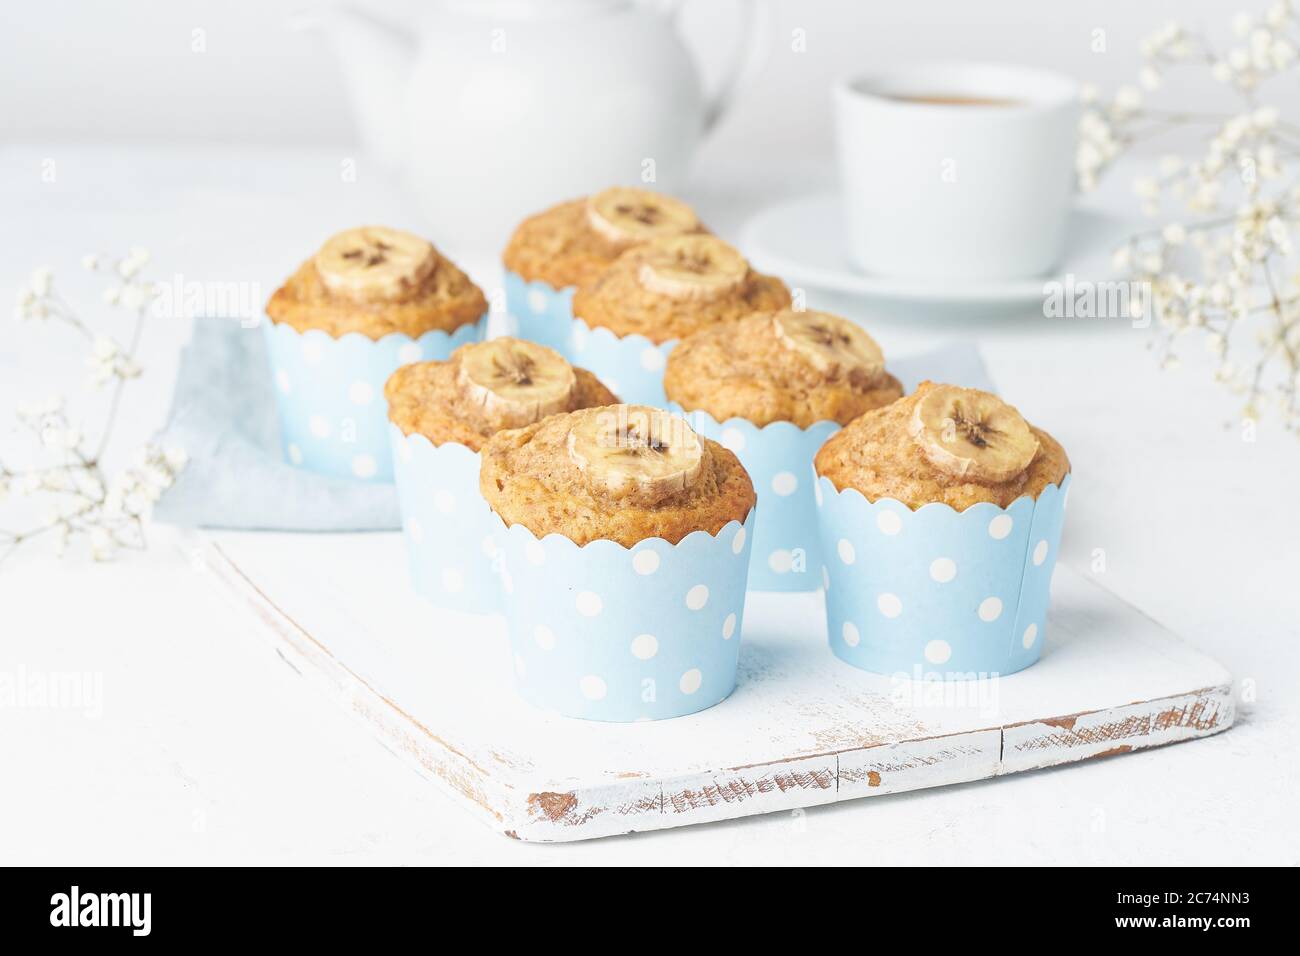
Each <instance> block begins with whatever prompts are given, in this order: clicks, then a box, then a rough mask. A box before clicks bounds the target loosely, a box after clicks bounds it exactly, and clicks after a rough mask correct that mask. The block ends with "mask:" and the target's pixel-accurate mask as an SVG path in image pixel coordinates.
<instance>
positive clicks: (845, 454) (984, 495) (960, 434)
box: [814, 382, 1070, 511]
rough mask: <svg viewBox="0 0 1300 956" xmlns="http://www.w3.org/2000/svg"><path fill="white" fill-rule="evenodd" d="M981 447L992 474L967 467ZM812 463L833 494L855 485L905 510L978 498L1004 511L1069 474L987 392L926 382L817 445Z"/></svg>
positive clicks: (1041, 440) (1049, 445)
mask: <svg viewBox="0 0 1300 956" xmlns="http://www.w3.org/2000/svg"><path fill="white" fill-rule="evenodd" d="M941 389H947V390H950V391H942V392H941V391H940V390H941ZM994 403H996V404H994ZM927 405H929V406H930V407H929V408H928V409H927V408H926V406H927ZM918 406H920V407H921V408H922V411H923V412H924V413H925V414H924V416H923V418H924V421H919V420H918ZM1022 429H1023V430H1022ZM945 439H946V440H945ZM972 439H974V444H972ZM980 444H983V446H984V447H983V448H980V447H979V445H980ZM984 450H989V452H990V455H989V461H988V462H987V463H986V464H987V466H988V467H987V468H986V469H983V470H984V471H987V472H989V473H990V474H991V475H992V476H994V477H986V476H985V475H984V474H983V473H982V469H981V467H980V463H979V462H975V463H974V464H970V463H969V462H974V461H975V459H976V458H978V457H979V456H981V455H982V453H983V451H984ZM966 456H970V457H966ZM936 461H938V462H939V464H936ZM962 461H967V462H968V465H967V468H966V473H965V474H964V475H962V474H960V472H961V468H962V466H961V464H960V462H962ZM1020 462H1024V465H1023V467H1019V468H1016V466H1017V464H1019V463H1020ZM814 464H815V466H816V469H817V474H818V475H824V476H825V477H827V478H829V479H830V480H831V482H832V484H834V485H835V487H836V488H837V489H838V490H840V491H843V490H845V489H847V488H856V489H857V490H858V491H860V492H861V493H862V494H863V495H864V496H865V497H866V498H867V499H868V500H870V501H877V500H879V499H881V498H893V499H895V500H897V501H901V502H902V503H903V504H905V505H907V506H908V507H910V508H913V509H915V508H920V507H922V506H923V505H927V504H930V503H931V502H942V503H943V504H946V505H948V506H949V507H951V508H953V509H955V510H957V511H964V510H965V509H966V508H969V507H970V506H971V505H973V504H977V503H979V502H982V501H987V502H990V503H992V504H995V505H998V506H999V507H1002V508H1005V507H1007V506H1008V505H1010V504H1011V503H1012V502H1013V501H1015V500H1016V499H1017V498H1019V497H1021V496H1022V495H1029V496H1030V497H1032V498H1035V499H1036V498H1037V497H1038V496H1039V494H1041V493H1042V490H1043V489H1044V488H1045V487H1047V486H1048V485H1060V483H1061V482H1062V481H1064V480H1065V476H1066V475H1067V474H1068V473H1069V471H1070V459H1069V458H1067V457H1066V454H1065V449H1064V448H1062V447H1061V445H1060V444H1059V443H1058V442H1057V441H1056V439H1054V438H1053V437H1052V436H1051V435H1049V434H1048V433H1047V432H1045V431H1043V430H1041V429H1038V428H1034V427H1033V426H1032V425H1029V424H1028V423H1027V422H1025V421H1024V419H1023V418H1021V416H1020V413H1019V412H1017V411H1016V410H1015V409H1014V408H1013V407H1012V406H1010V405H1007V404H1006V403H1005V402H1002V401H1001V400H1000V399H998V398H997V397H996V396H993V395H990V394H989V393H988V392H981V391H978V390H977V389H955V388H953V387H952V386H943V385H937V384H936V383H934V382H922V383H921V385H920V386H919V387H918V388H917V390H916V391H915V392H914V393H913V394H911V395H909V396H907V397H906V398H900V399H899V400H898V401H896V402H894V403H893V404H892V405H886V406H885V407H884V408H878V409H876V410H874V411H870V412H867V413H866V414H865V415H863V416H862V417H861V418H858V419H856V420H855V421H853V422H851V423H849V425H847V426H846V427H845V428H843V429H842V430H840V431H838V432H836V433H835V434H834V435H832V436H831V437H830V438H829V439H828V440H827V442H826V444H824V445H822V447H821V450H820V451H819V452H818V453H817V457H816V459H815V461H814ZM1008 472H1013V473H1009V474H1008Z"/></svg>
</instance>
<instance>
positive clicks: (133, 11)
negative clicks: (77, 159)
mask: <svg viewBox="0 0 1300 956" xmlns="http://www.w3.org/2000/svg"><path fill="white" fill-rule="evenodd" d="M361 5H364V6H366V7H369V8H371V9H373V10H375V11H377V12H381V13H383V12H391V13H392V14H393V15H394V16H395V17H396V18H398V20H399V22H401V20H402V18H405V19H406V21H407V22H414V20H411V19H410V18H409V15H408V14H406V12H405V11H407V10H410V9H413V8H414V7H417V6H418V4H406V3H402V2H400V0H382V2H379V0H371V2H369V3H360V4H358V6H361ZM311 7H312V4H311V2H310V0H236V2H221V0H207V2H202V0H132V2H130V3H120V4H111V3H91V2H86V0H81V2H78V0H42V2H40V3H22V4H17V3H15V4H7V5H6V8H5V13H4V29H3V31H2V32H0V54H3V55H2V56H0V117H3V120H4V129H5V134H6V138H8V139H10V140H14V139H17V140H28V139H33V138H35V139H40V140H44V141H48V140H51V139H54V140H83V141H84V140H97V141H98V140H104V139H109V140H122V139H136V140H147V141H154V142H160V141H161V142H171V141H176V140H181V139H184V140H201V141H207V142H232V141H233V142H265V143H281V144H293V145H307V144H331V145H333V144H343V143H347V142H349V141H350V140H351V139H352V135H353V134H352V125H351V119H350V117H349V116H348V115H347V109H346V104H345V100H344V97H345V94H344V90H343V84H342V78H341V76H340V73H339V71H338V69H337V66H336V63H335V61H334V58H333V54H332V51H331V50H330V48H329V45H328V43H326V42H325V41H324V40H322V39H321V38H319V37H315V36H310V35H300V34H295V33H292V32H290V31H289V30H287V29H286V23H287V22H288V20H289V18H290V15H291V14H293V13H294V12H297V11H301V10H305V9H310V8H311ZM771 8H772V33H771V40H772V55H771V58H770V60H769V62H768V64H767V67H766V69H765V70H764V71H763V73H762V75H761V76H760V77H759V78H758V81H757V83H756V84H755V85H754V87H753V88H752V90H751V91H750V93H749V95H748V96H746V97H745V98H744V99H743V100H742V101H741V102H740V103H739V104H738V106H737V109H736V112H735V116H734V117H733V118H732V119H731V121H730V122H729V123H728V124H727V128H726V129H725V130H723V131H721V132H720V138H721V139H722V140H723V141H724V145H725V143H726V142H734V143H742V142H743V143H745V144H747V145H748V146H750V147H753V148H758V147H760V146H762V147H764V148H768V147H770V146H772V145H774V144H779V145H781V146H783V147H787V148H789V147H797V148H799V149H800V150H804V149H825V148H828V147H829V144H830V110H829V100H828V97H827V90H828V89H829V86H830V84H831V82H832V81H833V80H834V79H836V78H839V77H841V76H843V75H845V74H847V73H853V72H857V71H862V70H873V69H877V68H880V67H885V66H890V65H896V64H900V63H906V62H910V61H912V60H915V59H916V58H918V57H927V58H966V59H997V60H1008V61H1012V62H1018V63H1025V64H1029V65H1035V66H1041V67H1049V68H1054V69H1059V70H1064V71H1065V72H1068V73H1072V74H1074V75H1076V76H1078V77H1079V78H1080V79H1082V80H1088V81H1092V82H1096V83H1098V84H1099V85H1102V86H1106V85H1114V84H1118V83H1122V82H1132V80H1133V77H1134V76H1135V75H1136V70H1137V65H1138V63H1137V51H1138V44H1139V42H1140V40H1141V39H1142V37H1144V36H1145V35H1147V34H1148V33H1150V32H1152V31H1153V30H1154V29H1155V28H1156V27H1158V26H1159V25H1160V24H1162V23H1163V22H1164V21H1165V20H1166V19H1168V18H1170V17H1177V18H1178V19H1179V21H1180V22H1182V23H1184V24H1185V25H1187V26H1188V27H1191V28H1203V29H1205V30H1206V31H1208V32H1210V33H1211V34H1214V35H1218V36H1221V37H1222V36H1224V34H1225V32H1226V30H1227V27H1228V21H1229V20H1230V19H1231V15H1232V12H1233V11H1234V10H1235V9H1236V8H1237V5H1235V4H1224V3H1222V2H1215V0H1179V2H1173V0H1143V2H1140V3H1134V2H1132V0H1090V2H1088V3H1066V2H1061V0H993V2H988V3H980V4H971V3H966V2H963V0H913V2H909V3H881V2H866V0H774V2H773V3H772V4H771ZM1258 9H1259V10H1262V9H1263V5H1262V4H1261V5H1259V7H1258ZM733 10H734V2H733V0H685V2H684V32H685V35H686V37H687V39H688V42H689V43H690V44H691V45H692V47H694V49H695V50H696V51H697V52H698V53H699V55H700V57H701V60H702V62H703V64H704V70H705V73H706V75H711V74H714V73H716V71H717V70H718V69H719V67H720V64H721V63H722V62H723V61H724V60H725V58H726V55H727V51H728V49H729V47H728V44H729V42H730V40H729V32H728V27H729V22H730V15H731V11H733ZM1031 25H1032V26H1031ZM195 29H201V30H203V31H204V34H205V41H206V52H204V53H202V54H196V53H192V52H191V35H192V32H193V31H194V30H195ZM796 29H801V30H803V31H805V36H806V38H807V52H806V53H802V54H796V53H793V52H791V50H790V43H789V38H790V37H791V35H792V31H794V30H796ZM1096 31H1102V32H1103V33H1104V37H1103V39H1104V46H1105V51H1104V52H1096V51H1095V50H1094V46H1095V45H1096V39H1097V35H1096Z"/></svg>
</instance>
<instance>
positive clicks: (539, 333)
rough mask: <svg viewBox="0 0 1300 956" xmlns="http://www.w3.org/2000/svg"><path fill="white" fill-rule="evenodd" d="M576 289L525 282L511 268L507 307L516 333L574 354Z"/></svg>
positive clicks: (566, 354) (563, 352)
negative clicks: (572, 339)
mask: <svg viewBox="0 0 1300 956" xmlns="http://www.w3.org/2000/svg"><path fill="white" fill-rule="evenodd" d="M573 291H574V290H573V288H572V287H570V288H567V289H553V288H551V287H550V286H549V285H547V284H546V283H545V282H525V281H524V280H523V279H522V278H521V277H520V276H519V275H517V274H516V273H514V272H509V271H507V272H506V274H505V293H506V311H507V312H509V313H510V316H511V318H512V319H514V323H515V326H516V328H515V329H514V330H513V331H514V334H516V335H518V336H519V337H520V338H523V339H529V340H531V341H533V342H539V343H541V344H542V345H545V346H548V347H549V348H553V349H555V350H556V351H557V352H559V353H560V354H561V355H564V356H566V357H571V355H570V352H571V350H572V342H571V341H570V326H571V325H572V323H573V314H572V311H571V309H570V305H571V303H572V301H573ZM605 384H607V385H608V384H609V383H608V382H606V383H605Z"/></svg>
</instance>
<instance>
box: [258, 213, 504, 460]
mask: <svg viewBox="0 0 1300 956" xmlns="http://www.w3.org/2000/svg"><path fill="white" fill-rule="evenodd" d="M266 313H267V315H268V316H269V317H270V319H271V321H270V322H264V323H263V324H262V325H263V329H264V334H265V336H266V345H267V354H268V356H269V359H270V364H271V377H272V381H273V382H274V386H275V396H276V404H277V406H278V409H279V413H280V436H281V444H282V446H283V449H284V455H285V458H286V459H287V460H288V461H289V462H290V463H292V464H294V465H297V466H299V467H302V468H305V469H307V470H309V471H315V472H319V473H321V474H325V475H332V476H335V477H344V478H359V479H363V480H367V481H392V477H393V476H392V470H391V462H392V459H391V455H390V452H389V447H388V423H387V420H386V416H385V413H384V401H383V389H384V382H385V381H386V380H387V378H388V376H389V375H391V374H392V372H393V370H394V369H396V368H397V367H398V366H400V365H405V364H407V363H410V362H418V361H421V360H423V359H438V358H446V357H447V356H448V355H449V354H451V351H452V350H453V349H454V348H456V347H457V346H459V345H461V344H463V343H466V342H476V341H478V340H480V339H481V338H482V337H483V333H484V330H485V329H486V327H487V299H486V298H485V297H484V295H483V293H482V291H480V290H479V288H478V287H477V286H476V285H474V283H473V282H471V281H470V280H469V277H468V276H466V275H465V273H463V272H462V271H461V270H460V269H458V268H456V266H455V265H454V264H453V263H452V262H450V261H449V260H448V259H446V258H444V257H443V256H442V255H440V254H439V252H438V250H437V249H435V248H434V247H433V245H432V244H430V243H429V242H428V241H427V240H424V239H421V238H420V237H419V236H415V235H412V234H411V233H409V232H402V231H401V230H398V229H389V228H387V227H384V226H366V227H362V228H359V229H347V230H344V231H343V232H340V233H338V234H337V235H335V236H332V237H331V238H330V239H329V240H328V241H327V242H326V243H325V244H324V245H323V246H322V247H321V249H320V251H319V252H317V253H316V255H315V256H313V257H312V258H311V259H309V260H307V261H306V262H305V263H303V264H302V266H301V267H300V268H299V269H298V271H297V272H296V273H294V274H293V276H292V277H290V278H289V280H288V281H287V282H285V284H284V285H283V286H281V287H280V288H279V289H278V290H276V292H275V294H274V295H273V296H271V300H270V302H268V303H267V306H266Z"/></svg>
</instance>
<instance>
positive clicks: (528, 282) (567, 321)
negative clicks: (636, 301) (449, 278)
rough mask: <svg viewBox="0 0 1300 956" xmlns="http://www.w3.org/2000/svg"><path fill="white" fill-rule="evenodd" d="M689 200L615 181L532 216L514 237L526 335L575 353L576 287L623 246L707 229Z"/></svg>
mask: <svg viewBox="0 0 1300 956" xmlns="http://www.w3.org/2000/svg"><path fill="white" fill-rule="evenodd" d="M703 230H704V227H703V226H701V225H700V221H699V219H698V218H697V217H696V215H695V211H694V210H693V209H691V207H690V206H688V205H687V204H686V203H684V202H681V201H680V200H677V199H673V198H672V197H671V196H664V195H662V194H660V193H656V192H652V191H651V190H648V189H635V188H632V187H627V186H614V187H612V188H610V189H605V190H603V191H601V192H598V193H595V194H594V195H591V196H588V197H585V198H583V199H573V200H570V201H568V202H562V203H560V204H559V205H556V206H552V207H551V208H550V209H547V210H545V211H544V212H539V213H537V214H536V215H533V216H529V217H528V218H527V219H525V220H524V221H523V222H522V223H520V224H519V227H518V228H517V229H516V230H515V232H514V235H512V236H511V237H510V242H509V244H507V246H506V249H505V253H504V254H503V256H502V259H503V261H504V264H505V288H506V306H507V308H508V309H509V311H510V314H511V315H512V316H513V317H514V319H515V323H516V326H517V331H518V334H519V337H520V338H525V339H531V340H532V341H534V342H539V343H541V344H542V345H546V346H549V347H550V348H553V349H555V350H556V351H558V352H560V353H561V354H563V355H566V356H568V357H570V358H571V357H572V356H571V355H570V354H569V347H570V336H571V334H572V331H573V329H572V323H573V311H572V303H573V293H574V291H575V290H576V289H577V287H578V286H580V285H582V284H584V283H586V282H589V281H591V280H592V279H594V278H595V277H596V276H597V275H599V274H600V273H601V272H602V271H604V270H605V269H606V268H607V267H608V266H609V265H610V264H611V263H612V262H613V261H614V260H615V259H617V258H618V257H619V255H621V254H622V253H623V252H626V251H627V250H628V249H630V248H632V247H633V246H635V245H639V244H641V243H643V242H647V241H648V240H650V239H654V238H657V237H660V236H676V235H682V234H685V233H693V232H702V231H703Z"/></svg>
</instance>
